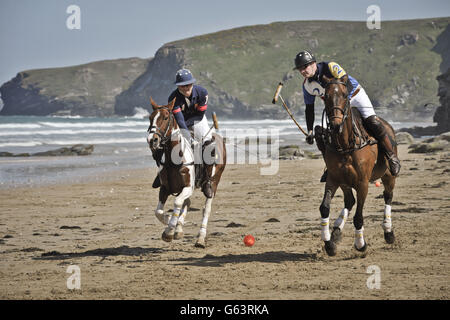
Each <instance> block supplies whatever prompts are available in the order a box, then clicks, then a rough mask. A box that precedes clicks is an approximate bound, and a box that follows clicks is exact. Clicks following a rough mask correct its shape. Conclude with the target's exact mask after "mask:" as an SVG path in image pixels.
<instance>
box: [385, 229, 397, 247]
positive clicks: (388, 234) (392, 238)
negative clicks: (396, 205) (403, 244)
mask: <svg viewBox="0 0 450 320" xmlns="http://www.w3.org/2000/svg"><path fill="white" fill-rule="evenodd" d="M384 240H386V243H388V244H393V243H394V242H395V236H394V231H391V232H385V233H384Z"/></svg>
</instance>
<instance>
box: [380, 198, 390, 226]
mask: <svg viewBox="0 0 450 320" xmlns="http://www.w3.org/2000/svg"><path fill="white" fill-rule="evenodd" d="M381 226H382V227H383V230H384V232H391V231H392V220H391V206H390V205H388V204H386V205H385V206H384V220H383V223H382V224H381Z"/></svg>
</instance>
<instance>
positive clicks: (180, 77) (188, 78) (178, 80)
mask: <svg viewBox="0 0 450 320" xmlns="http://www.w3.org/2000/svg"><path fill="white" fill-rule="evenodd" d="M195 81H196V80H195V78H194V77H193V76H192V73H191V71H189V70H188V69H180V70H178V71H177V74H176V76H175V84H176V85H177V86H185V85H187V84H191V83H194V82H195Z"/></svg>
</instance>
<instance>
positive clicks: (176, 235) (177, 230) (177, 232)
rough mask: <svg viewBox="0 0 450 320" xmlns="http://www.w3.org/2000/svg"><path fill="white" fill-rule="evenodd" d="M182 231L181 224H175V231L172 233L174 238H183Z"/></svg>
mask: <svg viewBox="0 0 450 320" xmlns="http://www.w3.org/2000/svg"><path fill="white" fill-rule="evenodd" d="M183 236H184V233H183V226H182V225H181V224H177V227H176V228H175V233H174V235H173V239H174V240H180V239H183Z"/></svg>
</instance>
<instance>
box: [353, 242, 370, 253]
mask: <svg viewBox="0 0 450 320" xmlns="http://www.w3.org/2000/svg"><path fill="white" fill-rule="evenodd" d="M355 249H356V250H358V251H359V252H366V250H367V242H365V243H364V245H363V246H362V247H361V248H359V249H358V248H357V247H356V245H355Z"/></svg>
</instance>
